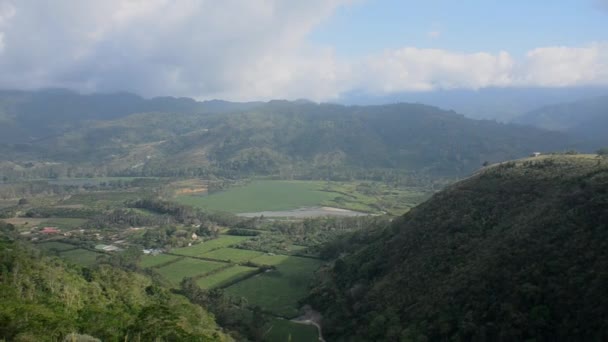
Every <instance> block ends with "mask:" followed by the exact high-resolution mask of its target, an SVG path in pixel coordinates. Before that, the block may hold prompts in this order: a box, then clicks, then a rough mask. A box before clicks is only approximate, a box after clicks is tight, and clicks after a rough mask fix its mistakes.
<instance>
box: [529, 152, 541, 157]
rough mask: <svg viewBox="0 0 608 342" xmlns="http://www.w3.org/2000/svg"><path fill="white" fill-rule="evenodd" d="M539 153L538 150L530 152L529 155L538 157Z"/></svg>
mask: <svg viewBox="0 0 608 342" xmlns="http://www.w3.org/2000/svg"><path fill="white" fill-rule="evenodd" d="M540 155H541V153H540V152H532V154H530V157H538V156H540Z"/></svg>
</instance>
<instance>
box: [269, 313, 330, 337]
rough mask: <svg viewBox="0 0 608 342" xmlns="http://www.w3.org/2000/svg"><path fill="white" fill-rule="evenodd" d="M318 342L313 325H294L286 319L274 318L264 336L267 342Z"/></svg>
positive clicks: (317, 335) (316, 332)
mask: <svg viewBox="0 0 608 342" xmlns="http://www.w3.org/2000/svg"><path fill="white" fill-rule="evenodd" d="M318 340H319V333H318V331H317V328H316V327H315V326H313V325H306V324H300V323H294V322H291V321H288V320H286V319H279V318H275V319H273V320H272V321H271V325H270V328H269V329H268V331H267V332H266V335H265V336H264V341H268V342H283V341H292V342H312V341H318Z"/></svg>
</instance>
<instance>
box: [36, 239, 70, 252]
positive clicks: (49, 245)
mask: <svg viewBox="0 0 608 342" xmlns="http://www.w3.org/2000/svg"><path fill="white" fill-rule="evenodd" d="M36 247H38V248H39V249H42V250H45V251H53V250H55V251H65V250H68V249H76V248H77V247H76V246H74V245H71V244H69V243H64V242H59V241H49V242H43V243H39V244H36Z"/></svg>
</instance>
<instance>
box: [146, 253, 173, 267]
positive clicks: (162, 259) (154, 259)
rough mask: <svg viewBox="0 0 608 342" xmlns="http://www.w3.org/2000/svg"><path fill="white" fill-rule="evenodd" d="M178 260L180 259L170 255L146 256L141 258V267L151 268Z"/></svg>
mask: <svg viewBox="0 0 608 342" xmlns="http://www.w3.org/2000/svg"><path fill="white" fill-rule="evenodd" d="M177 258H179V257H177V256H175V255H169V254H159V255H144V256H142V257H141V262H140V265H141V267H143V268H151V267H156V266H159V265H162V264H165V263H168V262H170V261H173V260H176V259H177Z"/></svg>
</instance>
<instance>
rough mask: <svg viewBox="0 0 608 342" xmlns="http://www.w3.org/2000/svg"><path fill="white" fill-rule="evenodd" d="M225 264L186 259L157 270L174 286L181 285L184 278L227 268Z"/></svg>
mask: <svg viewBox="0 0 608 342" xmlns="http://www.w3.org/2000/svg"><path fill="white" fill-rule="evenodd" d="M225 265H226V264H224V263H219V262H213V261H204V260H197V259H191V258H184V259H182V260H180V261H178V262H175V263H172V264H170V265H167V266H164V267H161V268H158V269H156V272H158V273H159V274H160V275H161V276H163V277H164V278H165V279H167V280H168V281H169V282H171V283H172V284H173V285H176V286H177V285H179V282H180V281H182V279H184V278H189V277H194V276H197V275H201V274H204V273H207V272H211V271H213V270H215V269H218V268H220V267H223V266H225Z"/></svg>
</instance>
